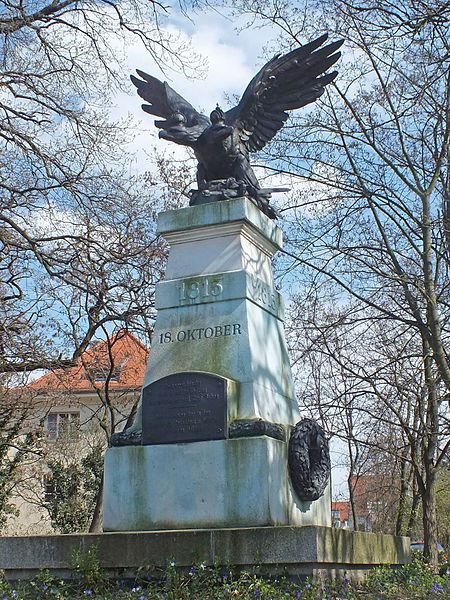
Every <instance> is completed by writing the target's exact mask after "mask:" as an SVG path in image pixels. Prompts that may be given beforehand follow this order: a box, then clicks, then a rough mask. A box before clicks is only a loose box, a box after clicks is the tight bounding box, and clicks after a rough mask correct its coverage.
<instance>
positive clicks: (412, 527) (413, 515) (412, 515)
mask: <svg viewBox="0 0 450 600" xmlns="http://www.w3.org/2000/svg"><path fill="white" fill-rule="evenodd" d="M419 504H420V493H419V491H418V489H417V484H416V482H415V479H414V484H413V497H412V503H411V510H410V512H409V519H408V526H407V528H406V535H407V536H409V537H412V536H414V535H415V531H416V527H417V510H418V508H419Z"/></svg>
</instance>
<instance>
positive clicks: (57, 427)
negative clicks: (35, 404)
mask: <svg viewBox="0 0 450 600" xmlns="http://www.w3.org/2000/svg"><path fill="white" fill-rule="evenodd" d="M46 429H47V437H48V439H50V440H57V439H61V438H64V439H68V440H76V439H78V433H79V430H80V413H79V412H55V413H50V414H48V415H47V421H46Z"/></svg>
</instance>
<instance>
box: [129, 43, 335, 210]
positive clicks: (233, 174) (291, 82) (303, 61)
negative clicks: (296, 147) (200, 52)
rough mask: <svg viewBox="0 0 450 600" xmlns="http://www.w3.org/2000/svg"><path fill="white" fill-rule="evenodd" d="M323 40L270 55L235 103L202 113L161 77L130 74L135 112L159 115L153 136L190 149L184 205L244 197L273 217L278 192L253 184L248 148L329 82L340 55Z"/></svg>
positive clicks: (271, 133)
mask: <svg viewBox="0 0 450 600" xmlns="http://www.w3.org/2000/svg"><path fill="white" fill-rule="evenodd" d="M327 38H328V35H327V34H325V35H322V36H320V37H319V38H317V39H315V40H314V41H312V42H310V43H308V44H305V45H304V46H300V47H299V48H296V49H295V50H292V51H291V52H289V53H288V54H285V55H279V54H278V55H276V56H274V57H273V58H272V59H271V60H270V61H269V62H268V63H266V64H265V65H264V66H263V67H262V69H261V70H260V71H259V72H258V73H257V74H256V75H255V77H253V79H252V80H251V81H250V83H249V84H248V86H247V89H246V90H245V92H244V94H243V96H242V98H241V100H240V101H239V104H238V105H237V106H235V107H234V108H232V109H230V110H228V111H226V112H223V111H222V110H221V109H220V108H219V106H217V107H216V109H215V110H213V111H212V113H211V115H210V117H209V118H208V117H207V116H205V115H203V114H201V113H199V112H197V111H196V110H195V108H194V107H193V106H192V105H191V104H189V102H187V101H186V100H185V99H184V98H182V97H181V96H180V95H179V94H177V92H175V90H173V89H172V88H171V87H170V86H169V84H168V83H167V82H165V81H164V82H162V81H159V79H156V77H152V76H151V75H148V74H147V73H144V72H143V71H140V70H137V74H138V75H139V77H140V78H141V79H138V78H137V77H134V76H133V75H131V80H132V82H133V83H134V85H135V86H136V88H137V92H138V94H139V96H140V97H141V98H143V99H144V100H145V101H146V102H147V103H148V104H143V105H142V108H143V110H144V111H145V112H147V113H149V114H151V115H155V116H157V117H162V118H163V119H164V120H161V121H155V126H156V127H158V128H159V129H160V130H161V131H160V132H159V137H160V138H163V139H165V140H169V141H171V142H175V143H176V144H181V145H183V146H189V147H190V148H192V149H193V151H194V154H195V157H196V158H197V161H198V166H197V185H198V190H191V200H190V204H191V205H193V204H201V203H205V202H211V201H214V200H222V199H226V198H230V197H235V196H244V195H247V196H249V197H250V199H251V200H253V202H255V203H256V205H257V206H258V207H259V208H260V209H261V210H262V211H263V212H264V213H265V214H266V215H268V216H269V217H270V218H276V216H277V213H276V211H275V210H274V209H273V207H272V206H270V204H269V198H270V193H271V192H275V191H284V190H283V189H281V188H269V189H267V188H266V189H262V188H261V186H260V185H259V182H258V180H257V178H256V175H255V173H254V172H253V169H252V167H251V166H250V161H249V153H250V152H256V151H258V150H261V149H262V148H263V147H264V146H265V145H266V144H267V143H268V142H269V141H270V140H271V139H272V138H273V137H274V135H275V134H276V133H277V131H279V129H281V127H283V125H284V123H285V121H286V120H287V118H288V116H289V114H288V112H287V111H290V110H294V109H296V108H301V107H302V106H306V105H307V104H310V103H312V102H314V101H315V100H317V98H319V97H320V96H321V95H322V94H323V92H324V90H325V86H326V85H328V84H329V83H331V82H332V81H333V80H334V78H335V77H336V75H337V71H332V72H331V73H326V71H327V70H328V69H329V68H330V67H331V66H332V65H333V64H334V63H335V62H336V61H337V60H338V59H339V58H340V56H341V53H340V52H338V51H337V50H338V49H339V48H340V46H341V45H342V43H343V40H339V41H337V42H334V43H332V44H328V45H326V46H323V43H324V42H325V41H326V40H327Z"/></svg>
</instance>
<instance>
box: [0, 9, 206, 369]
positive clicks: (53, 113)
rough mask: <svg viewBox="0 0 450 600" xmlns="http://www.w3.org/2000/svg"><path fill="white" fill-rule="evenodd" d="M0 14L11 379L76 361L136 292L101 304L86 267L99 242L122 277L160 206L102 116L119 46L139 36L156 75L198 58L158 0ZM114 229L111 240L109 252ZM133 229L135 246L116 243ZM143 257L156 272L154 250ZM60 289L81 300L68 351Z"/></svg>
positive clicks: (191, 68) (119, 131) (0, 237)
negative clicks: (170, 28) (169, 27)
mask: <svg viewBox="0 0 450 600" xmlns="http://www.w3.org/2000/svg"><path fill="white" fill-rule="evenodd" d="M1 7H2V10H1V11H0V13H1V14H0V42H1V46H0V48H1V50H0V58H1V61H2V72H1V74H0V145H1V146H0V147H1V155H2V158H1V159H0V202H1V211H0V244H1V253H2V260H1V262H0V269H1V273H2V288H1V290H0V294H1V299H2V304H1V308H0V310H1V313H2V314H1V319H0V322H1V324H0V371H2V372H17V371H30V370H33V369H36V368H39V367H48V366H52V365H53V366H55V365H57V364H60V362H61V360H66V361H69V362H70V361H73V360H74V359H76V358H77V357H78V356H79V355H80V353H81V352H82V351H83V350H84V349H85V348H86V347H87V345H88V343H89V341H90V340H91V339H92V338H93V336H94V335H95V332H96V330H97V328H98V327H99V326H101V325H102V324H104V323H105V319H111V320H113V319H118V320H122V321H126V320H127V318H128V316H129V314H130V311H131V312H133V311H134V312H135V313H136V312H137V308H136V306H134V307H133V308H128V309H126V308H124V307H125V305H126V304H127V302H128V303H129V304H130V302H131V303H132V300H131V296H132V294H133V293H134V294H136V290H135V291H134V292H132V291H131V285H128V292H130V293H131V296H130V297H129V298H128V300H125V299H124V301H123V303H122V307H121V308H120V309H119V308H118V304H117V301H116V300H114V299H112V298H108V299H106V292H105V290H104V289H103V288H102V286H101V283H100V279H101V278H102V277H103V275H102V274H101V273H100V271H101V268H100V265H99V264H97V265H96V266H95V269H96V272H94V271H95V269H94V264H95V263H96V262H97V258H98V257H103V256H104V255H105V248H106V247H108V249H107V250H106V254H108V259H109V262H110V267H111V264H112V262H114V260H115V261H116V263H117V264H118V263H120V264H121V273H122V274H124V270H125V266H124V265H125V263H126V260H127V256H126V253H127V252H131V254H130V256H129V273H131V271H132V269H133V267H135V268H136V267H137V265H136V264H133V261H134V263H135V262H136V261H137V260H140V259H139V258H138V257H137V255H138V254H139V253H141V255H142V248H140V249H139V250H138V249H137V247H138V245H139V240H141V241H142V242H143V243H144V239H143V238H144V237H145V243H147V244H148V243H149V236H150V237H152V236H153V237H154V232H153V233H151V234H150V228H151V225H150V224H145V223H144V214H145V217H147V218H148V216H149V214H150V213H151V212H152V211H153V216H154V214H155V208H156V207H157V206H158V195H157V194H156V193H149V186H148V185H146V184H145V183H144V182H139V181H137V180H136V179H135V180H133V179H132V178H130V168H129V162H130V159H131V157H130V156H128V155H127V152H126V142H127V141H128V140H129V139H130V134H129V132H128V131H127V129H126V123H112V122H109V121H108V119H107V118H106V117H105V114H106V113H107V109H108V107H109V105H110V103H111V96H112V94H113V93H114V92H115V91H117V90H118V89H119V88H124V87H125V83H126V82H127V81H128V74H127V73H126V72H124V70H123V65H122V64H121V60H122V59H123V58H124V56H123V51H122V52H121V51H120V50H119V48H120V45H123V44H124V43H125V42H128V43H130V42H133V41H134V40H138V41H139V42H140V43H141V44H142V45H143V48H144V49H145V50H146V51H147V52H149V53H150V54H151V56H152V57H153V58H154V59H155V60H156V61H157V63H158V64H159V65H160V66H161V67H162V68H169V67H170V68H177V69H184V70H185V71H187V72H188V73H191V74H193V73H195V71H196V69H197V68H200V66H201V61H200V60H199V59H198V57H197V56H195V55H194V53H193V52H192V51H191V50H190V49H189V47H188V45H187V44H186V43H185V42H183V40H182V39H181V38H180V37H179V38H174V36H173V35H171V34H169V33H167V31H166V30H165V28H164V17H165V15H166V14H167V13H168V11H169V10H170V9H169V8H167V7H164V6H163V5H161V4H160V3H158V2H153V1H151V2H149V3H145V2H139V1H135V0H130V1H129V2H128V1H126V0H124V1H123V2H117V3H111V2H99V3H91V2H89V1H82V2H75V1H72V0H69V1H64V2H59V1H58V2H50V3H48V4H45V3H44V4H42V3H40V4H39V3H36V2H33V1H30V2H22V3H19V4H17V3H14V2H9V1H8V0H5V1H2V2H1ZM133 207H134V214H133ZM127 211H128V214H126V213H127ZM133 218H134V219H135V220H136V222H135V223H133ZM119 221H121V222H120V226H121V227H122V232H121V233H119V232H118V228H119ZM153 221H154V219H152V222H153ZM111 227H113V228H114V229H115V230H116V233H117V235H118V236H119V237H118V238H116V239H114V241H112V239H111V241H110V243H109V246H108V242H107V237H108V235H109V232H108V229H110V228H111ZM139 227H140V228H141V231H139V232H138V229H139ZM132 228H134V231H133V234H134V235H135V249H134V250H133V249H131V247H130V245H128V246H127V247H125V246H124V244H123V243H122V238H124V237H126V236H128V239H129V238H130V235H131V230H132ZM114 244H115V248H113V245H114ZM150 247H151V248H153V246H152V245H151V241H150ZM133 251H134V254H133ZM150 254H151V252H150V251H149V252H147V256H146V259H147V261H150V264H151V263H152V260H153V258H155V256H156V258H157V260H156V269H157V270H158V269H160V265H159V264H158V261H159V258H158V257H159V254H158V252H157V253H156V254H153V256H150ZM87 257H89V258H88V260H87V263H89V264H86V259H87ZM141 262H142V261H141ZM139 268H140V266H139ZM145 270H146V274H147V275H148V272H149V268H146V269H145ZM142 277H144V275H143V274H142ZM138 279H139V276H137V275H136V273H135V272H134V273H133V276H132V281H133V283H134V284H136V283H137V282H138ZM144 287H145V286H144ZM119 288H120V286H117V285H116V286H115V288H114V289H115V293H116V295H118V294H119ZM120 289H121V293H122V295H123V290H124V288H123V286H122V287H121V288H120ZM68 290H70V292H69V291H68ZM111 290H112V288H110V291H111ZM58 293H60V295H61V298H62V299H63V301H65V302H67V298H68V295H69V296H71V295H72V294H73V295H74V296H75V297H76V296H77V294H78V302H79V306H80V307H83V308H82V309H83V310H84V313H85V314H84V318H83V319H80V320H79V321H78V324H77V335H76V336H72V338H71V340H70V342H71V343H70V344H69V343H68V339H67V338H66V339H64V340H62V338H61V336H60V329H61V322H58V317H57V310H58V309H57V308H55V305H54V303H55V302H57V300H55V296H57V295H58ZM61 298H60V299H59V300H61ZM74 302H76V300H75V299H74ZM114 302H115V306H114V307H112V304H113V303H114ZM107 306H108V309H107V308H106V307H107ZM109 308H111V313H109V314H108V315H106V314H105V312H108V310H109ZM100 314H101V316H100ZM49 315H51V319H50V321H49V318H48V317H49ZM62 342H64V343H62Z"/></svg>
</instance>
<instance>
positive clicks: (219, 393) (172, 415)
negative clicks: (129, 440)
mask: <svg viewBox="0 0 450 600" xmlns="http://www.w3.org/2000/svg"><path fill="white" fill-rule="evenodd" d="M226 389H227V388H226V380H225V379H221V378H220V377H214V376H213V375H205V374H204V373H177V374H175V375H169V376H168V377H164V378H163V379H159V380H158V381H155V382H154V383H151V384H150V385H148V386H146V387H145V388H144V390H143V394H142V443H143V444H174V443H176V442H199V441H202V440H222V439H224V438H225V437H226V432H227V392H226Z"/></svg>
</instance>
